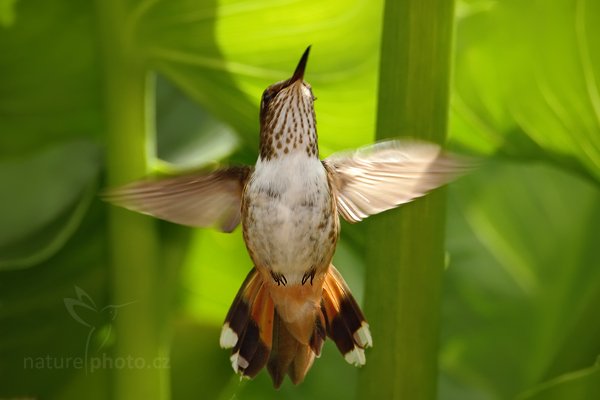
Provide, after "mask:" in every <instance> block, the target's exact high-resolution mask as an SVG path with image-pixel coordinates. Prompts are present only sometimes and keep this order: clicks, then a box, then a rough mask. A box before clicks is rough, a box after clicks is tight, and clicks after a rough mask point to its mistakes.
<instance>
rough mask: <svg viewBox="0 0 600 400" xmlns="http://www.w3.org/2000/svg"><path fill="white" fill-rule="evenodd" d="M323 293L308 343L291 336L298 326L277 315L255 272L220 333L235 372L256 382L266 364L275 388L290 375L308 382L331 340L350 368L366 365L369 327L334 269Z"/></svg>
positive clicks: (313, 314) (259, 277)
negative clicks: (294, 326)
mask: <svg viewBox="0 0 600 400" xmlns="http://www.w3.org/2000/svg"><path fill="white" fill-rule="evenodd" d="M306 284H310V283H306ZM322 291H323V297H322V299H321V305H320V308H318V309H317V310H315V313H311V314H309V315H311V316H310V318H312V319H314V321H313V322H312V326H313V332H312V334H311V335H310V339H309V340H308V341H306V342H304V343H303V342H301V341H299V340H298V339H297V335H293V334H292V333H290V329H293V326H292V325H291V324H289V323H288V322H286V321H284V320H283V319H282V318H281V316H280V315H279V314H278V312H277V308H276V307H275V306H274V304H273V300H272V298H271V295H270V294H269V287H268V285H267V284H265V282H264V281H263V278H262V276H261V274H260V273H259V272H258V270H257V269H256V268H253V269H252V270H251V271H250V273H249V274H248V276H247V277H246V280H245V281H244V283H243V284H242V287H241V288H240V290H239V292H238V294H237V296H236V297H235V299H234V301H233V304H232V305H231V308H230V309H229V312H228V313H227V317H226V318H225V323H224V324H223V329H222V331H221V339H220V344H221V347H223V348H232V352H231V357H230V360H231V365H232V367H233V370H234V371H235V372H236V373H239V374H240V375H241V376H242V377H248V378H253V377H254V376H256V375H257V374H258V372H260V370H261V369H262V368H264V367H265V366H267V370H268V371H269V374H270V375H271V378H272V379H273V385H274V386H275V387H276V388H278V387H279V386H281V384H282V382H283V379H284V377H285V375H288V376H289V377H290V379H291V380H292V382H293V383H294V384H298V383H300V382H302V381H303V380H304V377H305V376H306V374H307V372H308V370H309V369H310V367H311V366H312V364H313V361H314V359H315V357H318V356H319V355H320V354H321V348H322V347H323V342H324V341H325V337H326V336H329V337H330V338H331V339H333V341H334V342H335V344H336V345H337V347H338V349H339V350H340V352H341V353H342V354H343V356H344V358H345V359H346V361H348V362H349V363H350V364H353V365H356V366H361V365H363V364H365V362H366V358H365V352H364V349H365V348H366V347H369V346H372V339H371V334H370V332H369V325H368V324H367V322H366V321H365V318H364V315H363V313H362V311H361V310H360V308H359V306H358V304H357V303H356V300H354V298H353V297H352V294H351V293H350V290H349V289H348V286H347V285H346V282H345V281H344V279H343V278H342V276H341V275H340V273H339V272H338V271H337V270H336V269H335V267H334V266H333V265H331V266H330V268H329V270H328V272H327V274H326V276H325V279H324V281H323V289H322ZM288 327H289V329H288Z"/></svg>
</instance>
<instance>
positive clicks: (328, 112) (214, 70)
mask: <svg viewBox="0 0 600 400" xmlns="http://www.w3.org/2000/svg"><path fill="white" fill-rule="evenodd" d="M380 7H381V3H380V2H375V3H368V2H363V1H358V0H354V1H351V2H348V1H342V0H335V1H329V2H327V5H326V6H324V5H323V3H322V2H319V1H304V2H281V1H265V2H262V3H256V4H252V5H251V4H249V3H247V2H245V1H240V0H230V1H226V2H220V3H219V7H218V13H217V8H216V4H215V3H213V2H203V3H201V4H199V3H198V2H196V1H192V0H181V1H160V2H144V3H142V4H141V5H140V6H139V7H138V8H137V9H136V10H135V11H134V12H133V16H134V18H135V22H136V27H137V28H138V29H137V35H136V39H137V40H138V43H139V45H140V47H141V48H142V50H143V54H144V55H146V57H148V58H149V61H150V63H151V65H152V66H153V67H155V68H156V69H157V70H158V71H160V72H161V73H162V74H163V75H164V76H166V77H167V78H169V79H170V80H171V81H173V82H175V83H176V84H177V85H178V86H179V87H181V88H182V90H184V91H185V92H186V93H187V94H188V95H190V96H191V97H192V98H193V99H195V100H196V101H198V102H199V103H200V104H202V106H203V107H204V108H206V109H207V110H208V111H210V112H211V113H212V114H213V115H215V116H216V117H218V118H219V119H221V120H223V121H226V122H227V123H228V124H230V125H231V126H232V127H234V128H235V129H236V131H238V132H239V133H241V134H242V137H243V139H244V141H245V143H246V146H249V147H250V148H252V149H256V147H257V141H258V105H259V100H260V96H261V93H262V91H263V90H264V89H265V88H266V87H267V86H268V85H270V84H272V83H273V82H275V81H278V80H281V79H286V78H288V77H289V76H290V75H291V73H292V72H293V69H294V67H295V65H296V63H297V61H298V58H299V57H300V55H301V54H302V51H304V49H305V48H306V46H307V45H309V44H312V45H313V48H312V51H311V58H310V61H309V64H308V69H307V74H306V75H307V81H309V82H310V83H311V84H312V85H313V88H314V91H315V94H316V96H317V97H318V98H319V99H321V101H317V103H316V107H317V116H318V118H319V131H320V133H321V142H320V143H321V147H322V148H323V149H324V150H325V153H327V152H330V151H331V150H332V149H338V148H341V147H349V146H350V147H354V146H357V145H359V144H361V143H365V142H367V141H370V140H371V138H372V136H373V127H374V112H375V96H374V95H373V93H374V90H375V78H376V76H375V71H376V62H377V56H378V51H377V49H378V31H377V30H374V29H372V27H373V26H375V25H376V24H377V23H378V21H379V17H380V13H381V9H380ZM217 21H218V24H217ZM359 32H360V34H358V33H359Z"/></svg>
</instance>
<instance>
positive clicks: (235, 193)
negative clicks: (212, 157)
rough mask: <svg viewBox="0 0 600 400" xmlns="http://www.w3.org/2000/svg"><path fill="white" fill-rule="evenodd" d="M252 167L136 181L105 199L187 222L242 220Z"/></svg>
mask: <svg viewBox="0 0 600 400" xmlns="http://www.w3.org/2000/svg"><path fill="white" fill-rule="evenodd" d="M250 172H251V168H250V167H245V166H244V167H231V168H225V169H220V170H216V171H213V172H208V173H196V174H192V175H185V176H180V177H175V178H166V179H161V180H147V181H139V182H134V183H131V184H128V185H125V186H122V187H119V188H116V189H112V190H108V191H107V192H106V193H104V195H103V197H104V199H105V200H107V201H109V202H111V203H114V204H116V205H119V206H121V207H125V208H127V209H129V210H132V211H137V212H140V213H142V214H148V215H152V216H154V217H157V218H161V219H165V220H167V221H171V222H175V223H177V224H182V225H188V226H200V227H207V226H214V225H216V226H218V227H219V228H220V229H221V230H222V231H224V232H231V231H233V230H234V229H235V227H236V226H237V225H238V224H239V223H240V212H241V200H242V192H243V190H244V185H245V183H246V180H247V179H248V176H249V175H250Z"/></svg>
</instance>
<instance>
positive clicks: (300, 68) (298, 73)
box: [289, 46, 310, 84]
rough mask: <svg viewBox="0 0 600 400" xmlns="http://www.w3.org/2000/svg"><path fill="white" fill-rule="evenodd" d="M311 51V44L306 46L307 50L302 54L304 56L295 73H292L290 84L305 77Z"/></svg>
mask: <svg viewBox="0 0 600 400" xmlns="http://www.w3.org/2000/svg"><path fill="white" fill-rule="evenodd" d="M309 53H310V46H308V47H307V48H306V50H304V54H302V57H301V58H300V61H299V62H298V66H297V67H296V70H295V71H294V75H292V77H291V78H290V81H289V82H290V84H292V83H294V82H296V81H299V80H300V81H301V80H302V79H303V78H304V70H305V69H306V62H307V61H308V54H309Z"/></svg>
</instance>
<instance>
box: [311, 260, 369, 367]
mask: <svg viewBox="0 0 600 400" xmlns="http://www.w3.org/2000/svg"><path fill="white" fill-rule="evenodd" d="M321 309H322V311H323V314H325V318H326V320H327V335H328V336H329V337H330V338H331V339H332V340H333V341H334V342H335V344H336V346H337V348H338V350H339V351H340V352H341V353H342V354H343V355H344V358H345V359H346V361H348V362H349V363H350V364H353V365H356V366H361V365H364V364H365V363H366V358H365V352H364V349H365V348H367V347H370V346H372V345H373V340H372V339H371V333H370V331H369V324H367V321H366V320H365V317H364V315H363V313H362V311H361V310H360V307H359V306H358V304H357V303H356V300H355V299H354V297H353V296H352V293H350V289H349V288H348V285H347V284H346V282H345V281H344V278H342V276H341V275H340V273H339V272H338V271H337V269H335V267H334V266H333V265H331V266H330V268H329V273H328V274H327V276H326V277H325V283H324V285H323V301H322V303H321Z"/></svg>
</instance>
